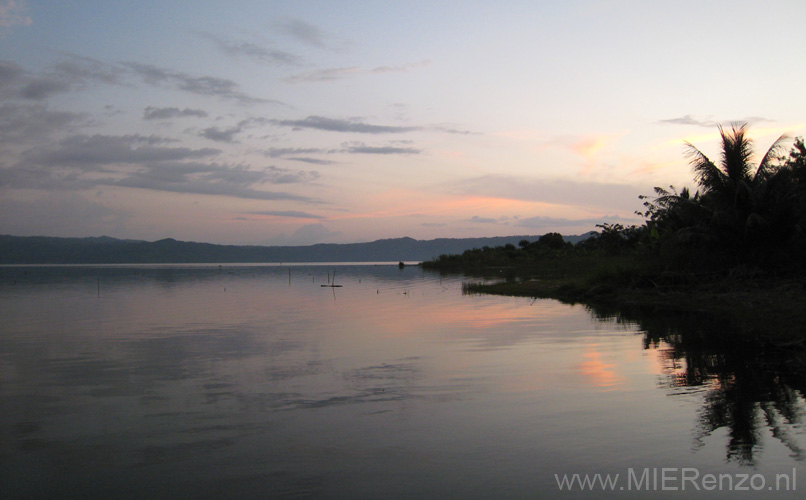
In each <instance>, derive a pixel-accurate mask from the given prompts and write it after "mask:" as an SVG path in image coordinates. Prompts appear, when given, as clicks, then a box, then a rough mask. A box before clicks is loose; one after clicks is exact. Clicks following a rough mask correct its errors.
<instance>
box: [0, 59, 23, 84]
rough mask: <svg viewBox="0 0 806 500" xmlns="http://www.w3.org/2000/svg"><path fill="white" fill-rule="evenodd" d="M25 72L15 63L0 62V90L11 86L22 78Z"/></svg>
mask: <svg viewBox="0 0 806 500" xmlns="http://www.w3.org/2000/svg"><path fill="white" fill-rule="evenodd" d="M24 72H25V71H24V70H23V69H22V66H20V65H19V64H17V63H15V62H13V61H3V60H0V89H2V88H4V87H8V86H10V85H11V84H12V83H14V82H15V81H16V80H18V79H19V78H21V77H22V75H23V73H24Z"/></svg>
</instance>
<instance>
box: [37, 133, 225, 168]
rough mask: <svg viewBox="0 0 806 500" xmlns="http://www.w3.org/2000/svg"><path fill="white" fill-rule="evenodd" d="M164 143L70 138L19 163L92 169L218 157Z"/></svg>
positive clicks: (211, 151)
mask: <svg viewBox="0 0 806 500" xmlns="http://www.w3.org/2000/svg"><path fill="white" fill-rule="evenodd" d="M167 142H172V140H170V139H166V138H162V137H158V136H154V135H151V136H142V135H138V134H132V135H121V136H110V135H92V136H89V135H74V136H70V137H67V138H65V139H63V140H61V141H60V142H59V143H58V144H57V145H56V146H55V147H52V148H37V149H35V150H30V151H28V152H26V153H25V154H24V155H23V159H24V160H25V161H27V162H31V163H37V164H47V165H54V166H66V165H69V166H80V167H82V168H85V169H95V168H97V167H103V166H106V165H110V164H121V163H123V164H138V163H146V162H159V161H179V160H193V159H199V158H206V157H210V156H215V155H217V154H219V153H221V150H219V149H214V148H202V149H189V148H184V147H165V146H163V145H162V144H165V143H167Z"/></svg>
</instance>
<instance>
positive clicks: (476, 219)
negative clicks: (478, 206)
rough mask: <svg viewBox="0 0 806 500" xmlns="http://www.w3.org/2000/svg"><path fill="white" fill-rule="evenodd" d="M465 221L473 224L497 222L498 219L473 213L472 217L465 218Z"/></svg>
mask: <svg viewBox="0 0 806 500" xmlns="http://www.w3.org/2000/svg"><path fill="white" fill-rule="evenodd" d="M465 222H473V223H474V224H495V223H497V222H498V220H497V219H490V218H487V217H479V216H478V215H474V216H473V217H471V218H469V219H466V220H465Z"/></svg>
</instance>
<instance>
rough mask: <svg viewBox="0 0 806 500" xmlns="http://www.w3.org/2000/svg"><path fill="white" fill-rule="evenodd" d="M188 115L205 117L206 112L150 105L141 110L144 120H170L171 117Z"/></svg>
mask: <svg viewBox="0 0 806 500" xmlns="http://www.w3.org/2000/svg"><path fill="white" fill-rule="evenodd" d="M188 116H195V117H198V118H206V117H207V112H206V111H203V110H201V109H189V108H185V109H179V108H155V107H152V106H148V107H147V108H146V109H145V110H143V119H144V120H170V119H172V118H185V117H188Z"/></svg>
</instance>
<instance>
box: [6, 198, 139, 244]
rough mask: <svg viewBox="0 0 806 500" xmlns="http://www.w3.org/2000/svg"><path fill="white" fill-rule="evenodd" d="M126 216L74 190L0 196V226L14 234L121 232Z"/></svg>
mask: <svg viewBox="0 0 806 500" xmlns="http://www.w3.org/2000/svg"><path fill="white" fill-rule="evenodd" d="M20 214H25V217H20ZM129 218H130V217H129V215H128V214H127V213H125V212H123V211H121V210H117V209H114V208H111V207H109V206H107V205H104V204H102V203H96V202H93V201H89V200H87V199H85V198H84V197H83V196H82V195H81V194H79V193H74V192H70V193H47V194H46V195H43V196H41V197H39V198H36V199H32V200H16V199H13V198H11V197H6V196H3V197H0V228H2V229H1V230H2V232H4V233H6V234H15V235H18V236H39V235H49V236H73V237H75V236H96V235H101V234H109V233H110V232H111V233H112V234H125V229H126V224H127V222H128V220H129Z"/></svg>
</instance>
